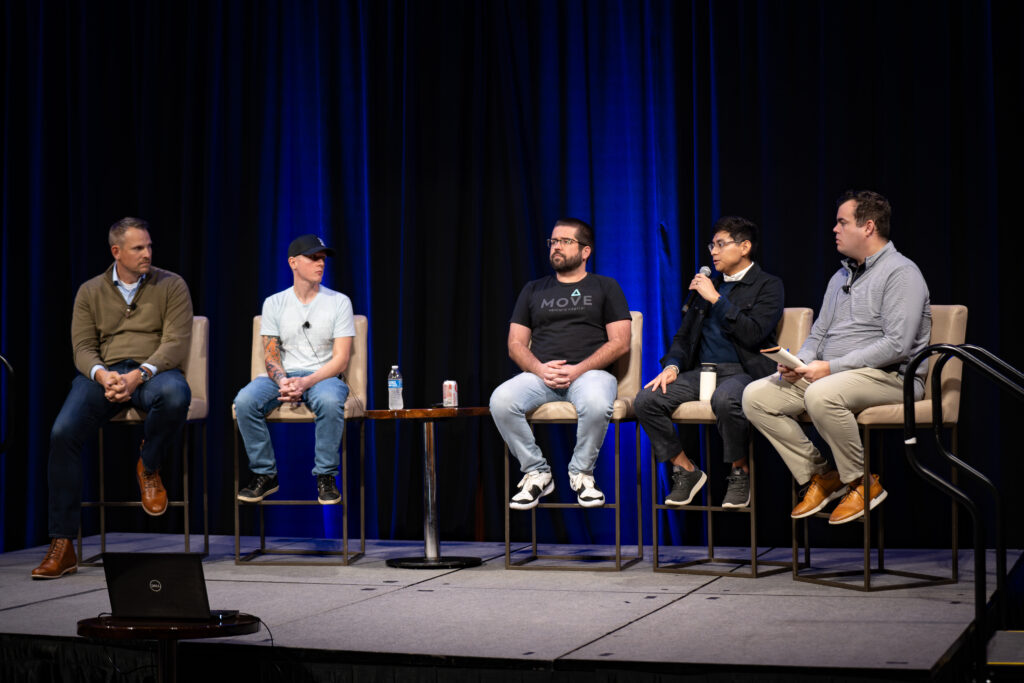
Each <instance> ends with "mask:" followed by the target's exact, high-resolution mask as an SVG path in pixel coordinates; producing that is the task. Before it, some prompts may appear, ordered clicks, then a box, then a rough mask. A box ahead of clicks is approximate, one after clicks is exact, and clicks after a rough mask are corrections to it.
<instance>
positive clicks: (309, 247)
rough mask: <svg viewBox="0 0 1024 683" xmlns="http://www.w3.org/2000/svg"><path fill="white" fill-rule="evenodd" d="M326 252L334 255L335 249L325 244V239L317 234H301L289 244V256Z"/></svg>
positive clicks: (328, 254)
mask: <svg viewBox="0 0 1024 683" xmlns="http://www.w3.org/2000/svg"><path fill="white" fill-rule="evenodd" d="M320 251H322V252H324V254H325V255H327V256H334V250H333V249H331V248H330V247H329V246H327V245H326V244H324V241H323V240H322V239H320V238H319V237H317V236H316V235H314V234H312V233H310V234H308V235H301V236H299V237H296V238H295V239H293V240H292V243H291V244H289V245H288V258H293V257H295V256H310V255H311V254H315V253H317V252H320Z"/></svg>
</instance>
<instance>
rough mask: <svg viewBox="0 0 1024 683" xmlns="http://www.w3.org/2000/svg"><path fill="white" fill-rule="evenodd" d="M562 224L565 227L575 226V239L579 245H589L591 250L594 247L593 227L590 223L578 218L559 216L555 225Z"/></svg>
mask: <svg viewBox="0 0 1024 683" xmlns="http://www.w3.org/2000/svg"><path fill="white" fill-rule="evenodd" d="M559 225H564V226H566V227H567V228H576V241H577V242H579V243H580V247H581V248H582V247H590V249H591V251H593V249H594V229H593V228H592V227H590V224H589V223H587V222H586V221H582V220H580V219H579V218H571V217H566V218H559V219H558V220H557V221H555V227H556V228H557V227H558V226H559Z"/></svg>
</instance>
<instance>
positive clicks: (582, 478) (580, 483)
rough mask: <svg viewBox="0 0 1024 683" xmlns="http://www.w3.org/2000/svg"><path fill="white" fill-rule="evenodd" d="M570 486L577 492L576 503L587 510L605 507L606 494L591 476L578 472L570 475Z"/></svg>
mask: <svg viewBox="0 0 1024 683" xmlns="http://www.w3.org/2000/svg"><path fill="white" fill-rule="evenodd" d="M569 486H571V487H572V490H573V491H575V492H576V502H577V503H579V504H580V505H582V506H583V507H585V508H596V507H601V506H602V505H604V494H603V493H601V491H600V490H599V489H598V488H597V484H595V483H594V477H593V475H590V474H583V473H582V472H577V473H576V474H573V473H572V472H570V473H569Z"/></svg>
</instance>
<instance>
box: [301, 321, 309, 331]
mask: <svg viewBox="0 0 1024 683" xmlns="http://www.w3.org/2000/svg"><path fill="white" fill-rule="evenodd" d="M302 326H303V327H304V328H305V329H307V330H308V329H309V328H310V327H311V325H310V324H309V321H308V320H307V321H306V322H304V323H302Z"/></svg>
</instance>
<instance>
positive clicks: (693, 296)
mask: <svg viewBox="0 0 1024 683" xmlns="http://www.w3.org/2000/svg"><path fill="white" fill-rule="evenodd" d="M699 274H700V275H703V276H704V277H711V269H710V268H708V267H707V266H701V267H700V273H699ZM698 296H700V295H699V294H697V290H696V289H692V290H690V296H688V297H687V298H686V303H685V304H683V313H686V312H687V311H688V310H690V306H692V305H693V302H694V301H695V300H696V299H697V297H698Z"/></svg>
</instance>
